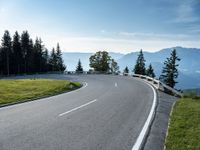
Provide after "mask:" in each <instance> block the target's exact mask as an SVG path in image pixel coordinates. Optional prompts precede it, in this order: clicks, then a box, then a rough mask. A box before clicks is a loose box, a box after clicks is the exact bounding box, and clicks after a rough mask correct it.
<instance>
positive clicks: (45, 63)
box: [43, 49, 49, 72]
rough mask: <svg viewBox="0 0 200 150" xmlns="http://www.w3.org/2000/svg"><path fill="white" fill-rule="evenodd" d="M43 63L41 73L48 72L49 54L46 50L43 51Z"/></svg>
mask: <svg viewBox="0 0 200 150" xmlns="http://www.w3.org/2000/svg"><path fill="white" fill-rule="evenodd" d="M43 61H44V63H43V64H44V65H43V71H45V72H46V71H48V70H49V52H48V50H47V49H45V50H44V53H43Z"/></svg>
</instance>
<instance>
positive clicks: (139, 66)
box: [133, 50, 146, 75]
mask: <svg viewBox="0 0 200 150" xmlns="http://www.w3.org/2000/svg"><path fill="white" fill-rule="evenodd" d="M133 71H134V73H135V74H141V75H145V72H146V69H145V59H144V55H143V52H142V50H140V52H139V55H138V58H137V61H136V64H135V67H134V70H133Z"/></svg>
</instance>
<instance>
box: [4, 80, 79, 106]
mask: <svg viewBox="0 0 200 150" xmlns="http://www.w3.org/2000/svg"><path fill="white" fill-rule="evenodd" d="M80 86H81V84H80V83H78V82H70V81H66V80H51V79H19V80H0V106H2V105H5V104H11V103H17V102H23V101H30V100H33V99H37V98H40V97H45V96H50V95H55V94H58V93H62V92H65V91H70V90H73V89H76V88H79V87H80Z"/></svg>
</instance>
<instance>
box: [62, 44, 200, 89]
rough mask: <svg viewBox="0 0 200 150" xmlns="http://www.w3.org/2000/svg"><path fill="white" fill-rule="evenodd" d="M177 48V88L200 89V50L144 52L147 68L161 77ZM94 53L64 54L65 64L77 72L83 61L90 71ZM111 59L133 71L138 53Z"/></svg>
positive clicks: (86, 68)
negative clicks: (165, 65) (150, 66)
mask: <svg viewBox="0 0 200 150" xmlns="http://www.w3.org/2000/svg"><path fill="white" fill-rule="evenodd" d="M173 48H175V49H176V50H177V54H178V56H179V57H180V58H181V61H180V63H179V64H180V66H179V68H178V69H179V77H178V82H179V83H178V84H177V87H176V88H181V89H191V88H199V87H200V49H197V48H183V47H172V48H166V49H162V50H160V51H158V52H154V53H150V52H144V57H145V59H146V66H148V65H149V64H150V63H151V64H152V66H153V68H154V70H155V73H156V76H157V77H159V75H160V73H161V71H162V67H163V62H164V61H165V60H166V58H167V57H169V56H170V53H171V50H172V49H173ZM91 55H92V53H63V58H64V62H65V64H66V65H67V70H70V71H71V70H72V71H73V70H75V68H76V66H77V63H78V59H79V58H80V59H81V62H82V65H83V69H84V70H89V57H90V56H91ZM110 55H111V57H112V58H114V59H115V60H116V61H117V62H118V64H119V67H120V70H121V71H122V70H123V69H124V68H125V67H126V66H128V68H129V70H131V71H132V70H133V67H134V65H135V62H136V59H137V56H138V52H132V53H129V54H126V55H123V54H120V53H110Z"/></svg>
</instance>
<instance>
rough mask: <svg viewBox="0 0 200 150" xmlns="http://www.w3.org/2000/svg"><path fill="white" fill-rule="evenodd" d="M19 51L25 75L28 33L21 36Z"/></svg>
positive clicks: (24, 32)
mask: <svg viewBox="0 0 200 150" xmlns="http://www.w3.org/2000/svg"><path fill="white" fill-rule="evenodd" d="M21 50H22V56H23V63H24V64H23V65H24V73H27V54H28V53H29V52H28V51H29V33H28V31H23V33H22V35H21Z"/></svg>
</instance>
